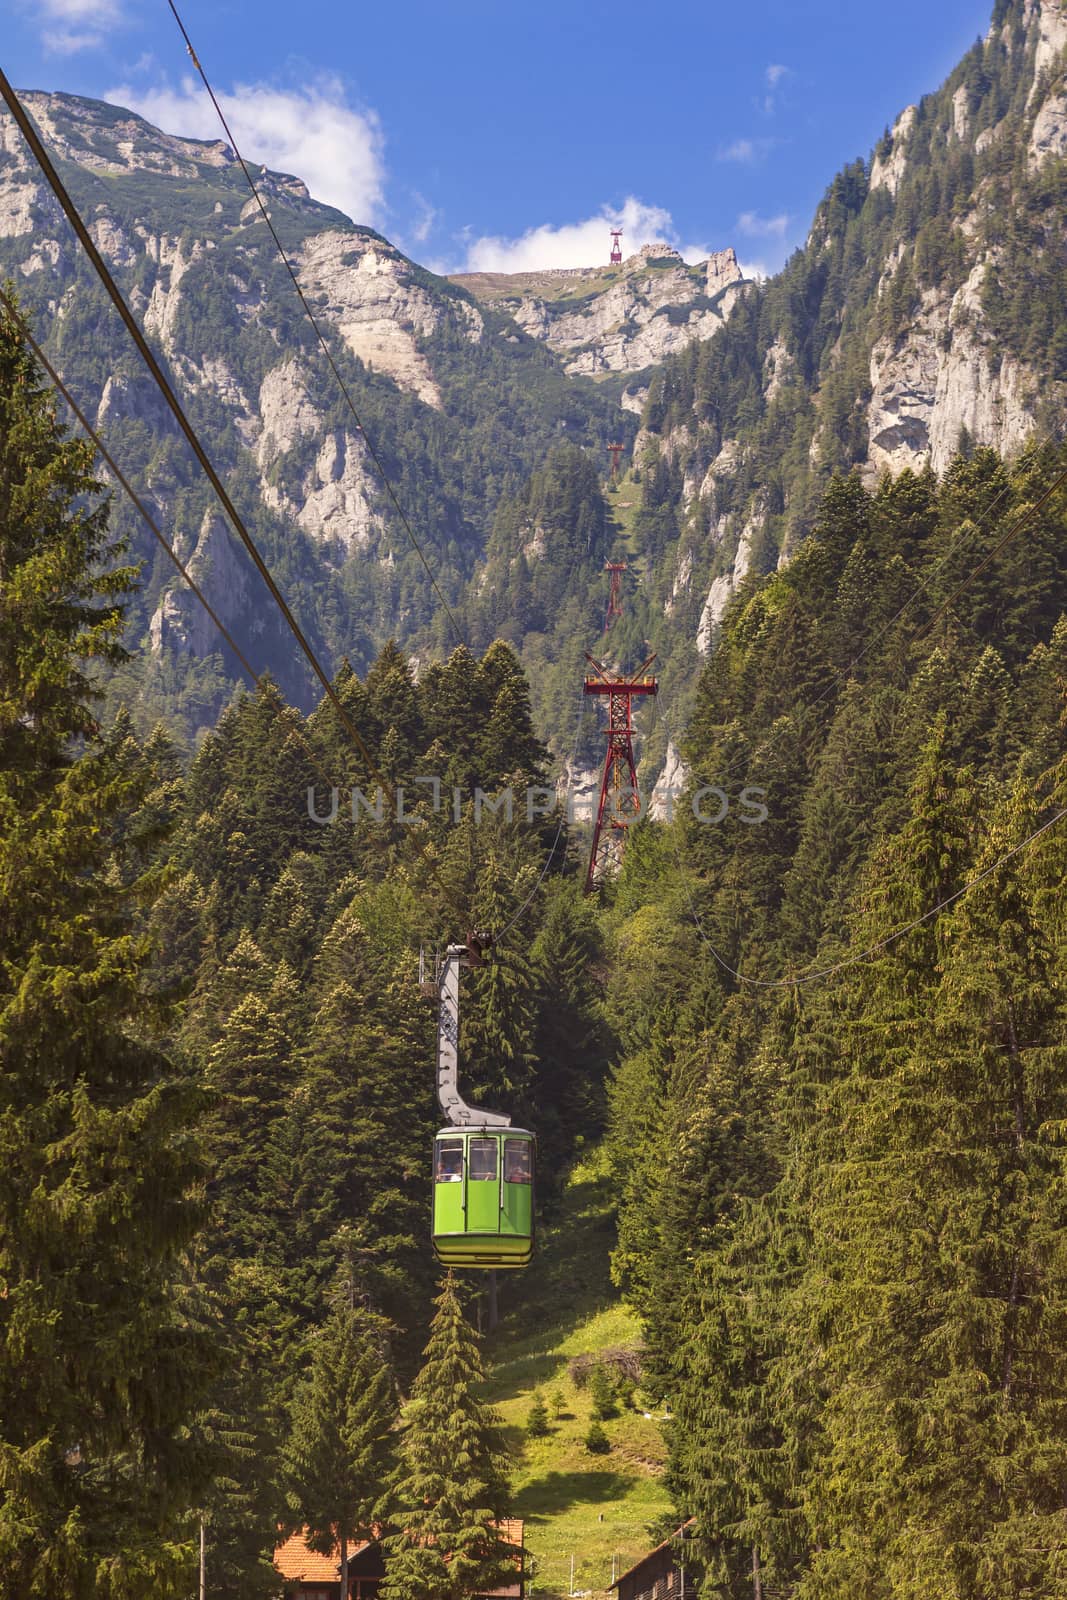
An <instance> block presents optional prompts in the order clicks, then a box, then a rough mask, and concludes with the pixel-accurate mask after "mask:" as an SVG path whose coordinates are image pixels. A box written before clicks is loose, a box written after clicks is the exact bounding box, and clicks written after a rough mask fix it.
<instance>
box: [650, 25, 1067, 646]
mask: <svg viewBox="0 0 1067 1600" xmlns="http://www.w3.org/2000/svg"><path fill="white" fill-rule="evenodd" d="M1065 50H1067V7H1065V6H1064V5H1063V4H1062V0H998V3H997V5H996V8H995V13H994V17H993V23H992V26H991V28H990V31H989V33H988V35H987V37H986V38H985V40H983V41H980V42H979V43H978V44H976V45H975V47H974V48H973V49H972V50H971V51H970V52H969V54H968V55H967V57H966V58H965V59H964V60H963V61H962V62H961V63H960V65H959V66H958V67H957V68H956V69H955V71H954V72H953V73H952V74H951V76H950V77H949V79H948V80H947V82H946V83H945V84H944V85H943V87H942V88H941V89H940V90H938V91H937V92H936V93H934V94H931V95H929V96H927V97H926V98H925V99H924V100H923V101H922V102H921V103H920V104H919V105H918V106H909V107H907V108H906V110H905V111H903V112H902V113H901V115H900V116H899V117H898V119H897V121H896V123H895V124H894V126H893V128H892V130H891V131H888V132H887V133H886V135H885V136H884V138H883V139H882V140H881V141H880V143H879V145H878V147H877V149H876V150H875V151H874V152H873V156H872V158H871V159H870V160H869V161H862V160H860V161H856V162H854V163H853V164H852V165H851V166H849V167H846V168H845V169H844V170H843V171H842V172H841V173H840V174H839V175H838V177H837V178H835V180H834V182H833V183H832V184H831V186H830V189H829V191H828V192H827V195H826V198H825V200H824V201H823V203H822V205H821V206H820V207H819V210H818V213H817V215H816V217H815V220H814V223H813V225H812V229H811V233H810V235H809V238H808V242H807V244H806V246H805V247H804V249H802V250H800V251H798V252H797V254H796V255H795V256H794V257H793V259H792V260H791V261H790V262H789V264H788V265H787V266H786V268H785V269H784V271H783V272H782V273H781V274H779V276H778V277H777V278H775V279H773V280H771V281H770V282H768V283H767V284H765V285H763V286H761V288H760V289H759V290H758V291H757V292H755V293H753V294H750V295H749V296H747V297H746V298H745V299H744V300H743V302H742V303H741V305H740V306H739V307H738V309H737V312H736V313H735V315H734V317H733V318H732V319H731V322H730V325H729V327H728V328H726V329H725V330H724V331H723V333H722V334H721V335H720V336H719V337H718V338H717V339H716V340H715V341H714V342H712V343H711V344H708V345H703V346H701V347H700V348H699V349H690V350H688V351H686V352H685V353H683V354H682V355H680V356H678V357H676V358H673V359H672V360H670V361H668V363H667V364H666V366H665V368H664V370H663V372H662V374H661V375H660V376H659V378H658V379H657V380H656V381H655V382H654V383H653V385H652V389H651V393H650V395H649V399H648V402H647V404H646V408H645V412H644V415H643V419H642V420H643V427H642V431H641V433H640V435H639V437H638V439H637V441H636V444H635V448H634V454H633V463H634V469H635V474H636V475H637V476H639V477H640V479H641V482H642V494H643V506H642V513H641V517H640V518H639V519H638V527H639V529H640V528H641V527H642V526H643V529H644V543H645V546H646V548H647V547H648V546H649V544H650V543H651V544H652V546H653V547H656V546H658V549H659V551H660V552H661V553H662V558H661V559H659V560H657V562H656V563H655V564H654V567H653V568H652V569H651V570H650V573H649V578H648V588H649V604H650V609H651V612H652V614H653V616H654V617H655V616H657V615H658V616H660V617H662V618H663V621H662V622H661V623H657V622H656V621H652V622H650V625H649V631H650V633H651V634H652V636H653V637H654V638H656V637H663V636H664V635H667V636H673V635H676V634H677V632H678V630H679V629H680V628H681V629H682V630H683V631H684V632H685V634H686V635H687V637H688V639H690V640H695V641H696V644H697V649H698V651H699V653H700V654H702V655H703V654H706V653H707V652H708V650H709V649H710V648H711V647H712V645H713V642H714V639H715V637H716V632H717V629H718V626H719V623H720V622H721V620H722V616H723V613H724V610H725V607H726V605H727V604H728V602H729V599H730V596H731V595H732V593H733V592H734V591H735V590H736V589H737V587H738V585H739V584H740V583H741V581H742V579H743V578H744V577H745V576H746V574H747V573H749V572H750V571H760V570H762V571H767V570H769V569H771V568H773V567H774V565H775V564H776V563H777V562H778V560H779V559H780V557H781V555H783V554H784V555H786V556H788V555H789V553H790V552H791V551H792V550H793V549H794V548H795V547H796V545H797V543H798V542H799V540H800V539H802V538H803V537H804V535H805V534H806V532H807V531H808V528H809V527H810V525H811V518H812V512H813V508H814V506H815V505H816V503H817V501H818V497H819V494H820V493H821V490H822V488H823V487H824V486H825V484H826V482H827V480H828V478H829V476H830V474H831V473H832V472H834V471H837V470H841V469H847V468H849V467H851V466H859V467H860V468H861V469H862V472H863V476H864V478H865V480H866V481H868V482H871V481H874V480H876V479H877V478H878V476H879V475H880V474H881V473H882V472H884V471H891V472H893V473H898V472H900V471H902V470H903V469H905V468H911V469H913V470H916V471H918V470H921V469H922V468H924V467H925V466H927V465H929V466H930V467H932V468H933V470H934V471H935V472H937V473H941V472H943V471H944V469H945V467H946V466H947V464H948V462H949V461H950V459H951V457H952V455H953V454H954V453H955V451H956V450H957V449H958V448H959V447H960V446H961V445H962V446H963V447H964V448H967V447H969V446H971V445H973V444H989V445H993V446H994V447H996V448H997V449H998V450H1001V451H1003V452H1008V453H1012V452H1014V451H1015V450H1017V449H1018V447H1019V446H1020V445H1021V443H1022V442H1023V440H1024V439H1025V438H1026V437H1027V436H1028V435H1029V434H1030V433H1031V432H1033V431H1034V430H1035V429H1036V430H1037V431H1039V432H1053V431H1056V430H1057V429H1058V428H1059V427H1060V419H1061V418H1062V413H1063V401H1064V398H1065V396H1067V256H1065V244H1067V215H1065V203H1067V167H1065V162H1064V153H1065V151H1067V91H1065V86H1064V54H1065Z"/></svg>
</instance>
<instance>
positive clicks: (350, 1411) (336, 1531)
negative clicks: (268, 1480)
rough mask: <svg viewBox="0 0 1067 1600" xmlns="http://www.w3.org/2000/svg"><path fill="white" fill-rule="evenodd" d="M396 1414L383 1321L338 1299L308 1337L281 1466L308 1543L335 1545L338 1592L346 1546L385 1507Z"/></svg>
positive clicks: (365, 1532) (324, 1547)
mask: <svg viewBox="0 0 1067 1600" xmlns="http://www.w3.org/2000/svg"><path fill="white" fill-rule="evenodd" d="M396 1418H397V1400H396V1383H395V1380H394V1378H393V1374H392V1369H391V1367H390V1364H389V1361H388V1358H387V1355H386V1352H385V1343H384V1335H383V1326H382V1323H381V1322H380V1320H379V1319H378V1318H376V1317H374V1316H373V1315H372V1314H370V1313H369V1312H367V1311H366V1310H363V1309H361V1308H356V1307H353V1306H350V1305H348V1304H347V1303H344V1304H341V1305H339V1306H338V1307H337V1308H336V1309H335V1310H334V1312H333V1314H332V1315H331V1317H330V1318H329V1320H328V1321H327V1323H326V1324H325V1326H324V1327H323V1328H322V1329H321V1331H320V1332H319V1334H318V1335H317V1337H316V1339H315V1342H314V1351H313V1355H312V1361H311V1370H310V1372H309V1374H308V1377H307V1379H306V1380H305V1382H304V1383H303V1384H302V1386H301V1387H300V1389H299V1390H298V1391H297V1394H296V1397H295V1399H294V1401H293V1429H292V1434H291V1436H290V1440H289V1446H288V1450H287V1459H286V1471H287V1477H288V1482H289V1489H290V1504H291V1507H292V1509H293V1511H294V1513H295V1514H296V1515H297V1516H298V1517H299V1519H300V1523H301V1525H302V1526H304V1527H306V1528H307V1529H308V1533H307V1543H308V1545H309V1547H310V1548H311V1549H312V1550H321V1551H322V1552H323V1554H325V1555H328V1554H329V1553H330V1552H331V1551H332V1550H333V1549H334V1548H335V1546H337V1545H339V1546H340V1551H341V1594H342V1595H347V1593H348V1585H347V1577H348V1551H349V1546H350V1545H351V1544H353V1543H354V1542H355V1541H356V1540H358V1539H370V1538H371V1537H372V1536H373V1535H374V1532H375V1530H376V1527H377V1525H378V1523H379V1522H380V1521H381V1520H383V1517H384V1515H385V1513H386V1511H387V1508H388V1502H389V1489H390V1483H391V1479H392V1472H393V1452H394V1429H395V1424H396Z"/></svg>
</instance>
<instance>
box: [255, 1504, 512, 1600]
mask: <svg viewBox="0 0 1067 1600" xmlns="http://www.w3.org/2000/svg"><path fill="white" fill-rule="evenodd" d="M500 1531H501V1533H502V1534H503V1535H504V1538H505V1539H506V1540H507V1542H508V1544H510V1545H513V1546H514V1549H515V1569H516V1570H515V1582H514V1583H512V1584H509V1585H507V1587H505V1588H503V1589H492V1590H490V1591H488V1592H487V1593H486V1594H485V1595H479V1596H478V1597H477V1600H524V1596H525V1594H526V1585H525V1580H524V1566H525V1562H524V1544H523V1524H522V1523H521V1522H520V1521H518V1520H515V1519H512V1520H509V1521H507V1522H502V1523H501V1524H500ZM274 1565H275V1568H276V1569H277V1572H278V1575H279V1577H280V1578H281V1580H282V1584H283V1593H284V1594H285V1596H286V1597H287V1600H341V1548H340V1546H339V1545H335V1546H334V1548H333V1550H332V1551H331V1552H330V1554H329V1555H328V1556H323V1555H319V1554H318V1552H317V1551H315V1550H309V1549H308V1547H307V1545H306V1544H305V1542H304V1535H303V1533H294V1534H292V1535H291V1537H290V1538H288V1539H286V1540H285V1541H284V1543H282V1544H280V1545H279V1546H278V1547H277V1549H276V1550H275V1552H274ZM384 1580H385V1563H384V1561H383V1560H382V1547H381V1544H380V1543H379V1542H378V1540H377V1539H370V1540H362V1541H360V1542H358V1543H356V1544H354V1545H350V1546H349V1550H348V1596H347V1600H376V1597H377V1594H378V1589H379V1586H380V1585H381V1584H382V1583H383V1582H384Z"/></svg>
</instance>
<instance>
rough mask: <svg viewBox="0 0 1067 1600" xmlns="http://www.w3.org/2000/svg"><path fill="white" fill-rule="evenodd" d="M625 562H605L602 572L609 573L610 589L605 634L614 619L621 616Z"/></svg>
mask: <svg viewBox="0 0 1067 1600" xmlns="http://www.w3.org/2000/svg"><path fill="white" fill-rule="evenodd" d="M626 568H627V563H626V562H625V561H605V563H604V571H605V572H610V573H611V589H610V590H609V592H608V614H607V617H606V618H605V620H604V632H605V633H607V631H608V629H609V628H610V627H611V624H612V623H613V622H614V621H615V618H616V617H621V616H622V575H623V573H624V572H625V571H626Z"/></svg>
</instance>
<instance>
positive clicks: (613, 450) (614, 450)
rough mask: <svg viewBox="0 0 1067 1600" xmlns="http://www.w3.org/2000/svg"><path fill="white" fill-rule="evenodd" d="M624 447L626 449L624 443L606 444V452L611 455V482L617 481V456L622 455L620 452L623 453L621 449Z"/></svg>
mask: <svg viewBox="0 0 1067 1600" xmlns="http://www.w3.org/2000/svg"><path fill="white" fill-rule="evenodd" d="M625 449H626V446H625V445H624V444H609V445H608V454H609V455H610V457H611V481H612V483H618V481H619V457H620V456H621V455H622V453H623V451H624V450H625Z"/></svg>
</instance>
